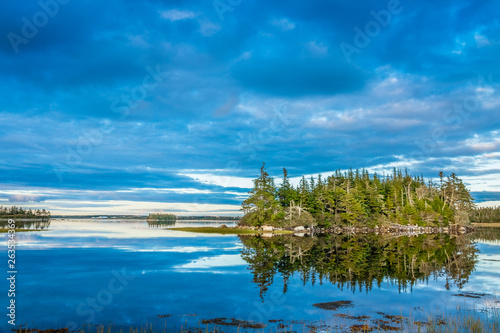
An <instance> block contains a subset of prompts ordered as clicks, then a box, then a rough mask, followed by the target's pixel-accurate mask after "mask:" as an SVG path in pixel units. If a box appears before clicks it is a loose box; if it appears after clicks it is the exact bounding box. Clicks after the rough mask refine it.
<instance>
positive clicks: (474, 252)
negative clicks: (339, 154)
mask: <svg viewBox="0 0 500 333" xmlns="http://www.w3.org/2000/svg"><path fill="white" fill-rule="evenodd" d="M222 223H224V224H226V225H231V223H233V222H222V221H213V222H207V221H194V222H192V221H189V222H187V221H186V222H181V224H182V226H185V225H193V226H200V225H204V226H206V225H214V226H217V225H219V224H222ZM176 226H179V225H176ZM171 227H172V225H155V224H154V223H153V224H151V223H149V224H148V222H146V221H145V220H136V221H131V220H123V221H114V220H104V221H103V220H64V221H61V220H52V222H51V223H50V227H49V228H48V229H47V230H43V231H39V232H25V233H18V234H17V241H18V248H17V262H16V263H17V270H18V275H17V293H16V304H17V311H18V312H17V314H18V315H17V323H18V324H28V326H30V327H37V328H54V327H63V326H67V327H83V325H84V324H86V323H89V322H92V323H109V322H113V323H115V324H117V325H123V326H126V325H137V326H141V325H145V324H146V323H158V322H160V321H161V322H166V323H167V325H168V326H169V327H170V328H172V329H174V328H180V327H181V326H182V327H186V326H191V327H197V326H203V325H201V324H200V321H201V320H203V319H210V318H215V317H226V318H237V319H241V320H251V321H257V322H262V323H264V324H265V325H267V327H273V326H275V325H276V323H272V322H269V320H284V322H286V323H288V324H291V325H296V326H300V325H302V324H299V323H297V322H299V321H301V320H304V321H305V322H306V323H311V322H315V323H317V322H321V321H325V322H326V323H329V322H332V321H333V318H334V317H333V314H335V313H349V314H350V315H361V314H365V315H369V316H372V317H373V318H376V316H377V314H376V312H384V313H388V314H403V315H404V316H410V315H411V316H412V317H414V318H419V317H421V318H422V319H427V317H428V316H429V314H430V313H433V314H435V313H436V311H439V312H440V313H446V312H450V313H451V312H453V311H455V310H456V308H457V305H461V306H471V307H472V306H475V307H476V308H479V309H483V308H488V307H491V306H498V300H499V299H500V298H499V296H500V291H499V287H498V286H499V285H500V241H499V239H500V237H499V233H500V232H499V230H498V229H491V230H490V231H484V230H483V229H481V230H480V231H479V232H478V233H476V234H474V235H472V236H469V235H466V236H462V237H450V236H448V235H430V236H419V237H379V236H375V235H363V236H359V237H352V236H333V235H331V236H324V237H315V238H309V237H304V238H301V237H291V236H287V237H285V236H279V237H273V238H261V237H253V236H245V237H243V236H242V237H239V236H235V235H213V234H209V235H207V234H205V235H203V234H195V233H186V232H179V231H174V230H169V228H171ZM2 246H3V247H4V249H6V241H4V242H3V243H2ZM1 288H3V289H4V290H8V287H7V284H6V282H3V284H2V285H1ZM474 293H476V294H483V295H482V296H480V297H479V296H477V297H478V298H475V297H461V296H454V295H457V294H462V295H469V296H471V295H472V296H474V295H475V294H474ZM2 294H3V295H4V296H2V297H4V302H3V304H7V302H8V300H7V299H6V297H5V296H6V295H5V294H6V293H2ZM340 300H349V301H352V302H353V306H352V307H349V308H345V309H339V310H337V311H336V312H335V311H330V310H323V309H321V308H318V307H315V306H313V304H317V303H322V302H331V301H340ZM485 315H487V314H485ZM159 316H161V317H163V318H159ZM2 325H3V326H1V327H3V328H4V329H7V328H9V327H7V324H6V320H5V321H4V323H2ZM227 329H229V328H227Z"/></svg>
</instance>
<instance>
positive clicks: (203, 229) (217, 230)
mask: <svg viewBox="0 0 500 333" xmlns="http://www.w3.org/2000/svg"><path fill="white" fill-rule="evenodd" d="M167 230H176V231H187V232H197V233H203V234H222V235H256V234H261V233H262V231H260V230H251V229H234V228H214V227H194V228H168V229H167ZM273 233H274V234H292V233H293V232H292V231H288V230H278V231H274V232H273Z"/></svg>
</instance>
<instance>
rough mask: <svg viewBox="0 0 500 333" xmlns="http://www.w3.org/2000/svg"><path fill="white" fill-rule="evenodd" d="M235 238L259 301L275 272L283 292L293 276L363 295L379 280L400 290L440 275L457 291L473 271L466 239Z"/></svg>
mask: <svg viewBox="0 0 500 333" xmlns="http://www.w3.org/2000/svg"><path fill="white" fill-rule="evenodd" d="M239 237H240V239H241V241H242V243H243V245H244V249H243V250H242V257H243V259H244V260H245V261H246V262H247V263H248V264H249V269H250V270H251V271H252V273H253V275H254V277H253V282H254V283H256V284H257V285H258V286H259V288H260V296H261V298H263V297H264V295H265V293H266V291H267V289H268V287H269V286H271V285H272V284H273V280H274V276H275V275H276V274H279V275H280V276H282V278H283V281H284V286H283V293H286V292H287V289H288V281H289V279H290V278H291V277H292V276H294V275H295V274H298V275H299V276H300V278H301V280H302V283H303V284H304V285H306V284H307V283H308V282H309V281H310V282H311V284H312V285H314V284H315V283H320V284H323V283H325V282H330V283H332V284H335V285H337V286H338V287H339V288H340V289H341V290H343V289H344V288H350V289H351V290H352V292H355V291H356V290H359V291H363V290H364V291H366V292H368V291H370V290H371V289H372V288H373V286H374V285H376V286H378V287H379V288H380V286H381V284H382V282H384V281H388V282H390V283H392V284H393V285H397V286H398V289H399V292H402V291H407V290H408V288H409V289H410V291H411V290H412V287H413V285H415V284H416V283H418V282H426V281H428V280H429V279H430V278H433V279H437V278H438V277H444V279H445V287H446V288H447V289H450V288H451V287H452V286H453V285H455V286H457V287H458V288H462V287H463V286H464V285H465V284H466V283H467V282H468V280H469V276H470V274H471V273H472V272H473V270H474V265H475V263H476V262H477V259H476V258H477V252H478V250H477V248H476V246H475V243H474V242H473V240H472V238H471V236H470V235H462V236H450V235H448V234H437V235H419V236H412V237H410V236H398V237H396V236H393V237H391V236H387V235H375V234H363V235H357V236H352V235H320V236H314V237H295V236H290V235H280V236H274V237H271V238H264V237H260V236H239Z"/></svg>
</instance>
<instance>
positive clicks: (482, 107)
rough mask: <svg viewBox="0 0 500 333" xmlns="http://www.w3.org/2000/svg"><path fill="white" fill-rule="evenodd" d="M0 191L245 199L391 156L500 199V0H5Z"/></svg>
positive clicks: (169, 201) (384, 163) (222, 203)
mask: <svg viewBox="0 0 500 333" xmlns="http://www.w3.org/2000/svg"><path fill="white" fill-rule="evenodd" d="M2 7H3V9H2V11H1V13H0V77H1V80H0V149H1V154H2V158H1V159H0V204H3V205H12V204H15V205H21V206H26V207H32V208H47V209H50V210H51V211H52V212H53V214H147V213H148V212H152V211H171V212H176V213H178V214H188V215H189V214H190V215H193V214H225V215H234V214H239V204H240V202H241V200H242V199H243V198H244V197H245V194H246V193H247V191H248V187H249V186H251V179H252V178H254V177H255V176H256V175H257V174H258V170H259V167H260V165H261V164H262V162H264V161H265V162H266V164H267V167H268V171H269V172H270V173H271V174H272V175H274V176H276V177H279V176H280V175H281V168H283V167H287V168H288V169H289V172H290V174H291V175H292V176H294V177H298V176H300V175H302V174H307V175H311V174H318V173H322V174H323V175H328V173H329V172H331V171H333V170H336V169H347V168H349V167H352V168H362V167H365V168H367V169H368V170H370V171H372V172H375V171H376V172H384V171H387V170H390V169H391V168H392V167H393V166H397V167H402V168H404V167H408V169H409V171H410V172H412V173H415V174H423V175H424V176H426V177H436V175H437V173H438V172H439V171H440V170H443V171H445V172H446V173H450V172H455V173H457V174H458V175H459V177H461V178H463V179H464V180H465V182H466V183H467V184H468V186H469V188H470V189H471V191H472V192H473V194H474V196H475V198H476V201H477V202H481V203H482V204H483V205H489V204H492V203H494V202H495V201H497V203H498V200H500V120H499V118H500V117H499V115H500V112H499V111H500V93H499V90H500V61H499V59H500V57H499V55H500V5H499V4H498V2H496V1H494V0H491V1H484V0H475V1H472V0H470V1H463V0H454V1H447V0H444V1H430V0H414V1H410V0H401V1H400V2H398V1H396V0H390V1H355V2H352V3H349V2H346V1H319V0H312V1H298V0H297V1H296V0H289V1H248V0H216V1H212V0H210V1H190V0H183V1H180V0H179V1H160V0H149V1H131V0H109V1H85V0H83V1H75V0H73V1H69V0H41V1H39V2H36V1H29V2H24V1H22V2H19V1H5V2H4V3H2Z"/></svg>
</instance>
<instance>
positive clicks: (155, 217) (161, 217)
mask: <svg viewBox="0 0 500 333" xmlns="http://www.w3.org/2000/svg"><path fill="white" fill-rule="evenodd" d="M176 218H177V217H176V216H175V215H174V214H159V213H158V214H149V215H148V218H147V219H148V220H155V221H169V222H175V220H176Z"/></svg>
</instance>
